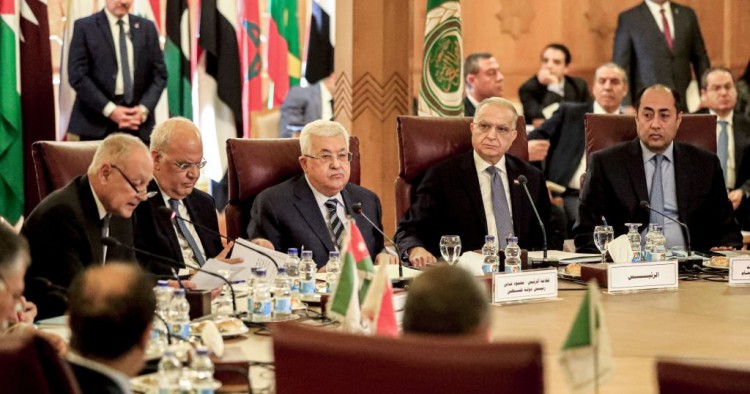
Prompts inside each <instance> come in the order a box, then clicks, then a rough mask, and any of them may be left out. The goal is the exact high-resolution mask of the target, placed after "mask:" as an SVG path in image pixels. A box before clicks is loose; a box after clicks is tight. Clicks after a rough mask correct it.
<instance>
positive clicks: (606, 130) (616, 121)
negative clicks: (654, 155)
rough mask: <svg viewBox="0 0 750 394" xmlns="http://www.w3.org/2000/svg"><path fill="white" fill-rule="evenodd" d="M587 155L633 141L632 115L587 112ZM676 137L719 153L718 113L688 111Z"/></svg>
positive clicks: (585, 122) (678, 139)
mask: <svg viewBox="0 0 750 394" xmlns="http://www.w3.org/2000/svg"><path fill="white" fill-rule="evenodd" d="M584 125H585V126H584V127H585V129H586V159H587V163H588V158H589V156H591V154H592V153H593V152H596V151H598V150H600V149H602V148H606V147H608V146H612V145H615V144H618V143H620V142H625V141H630V140H632V139H633V138H635V137H636V136H637V135H638V133H637V131H636V125H635V117H634V116H631V115H602V114H586V117H585V120H584ZM675 141H679V142H684V143H688V144H692V145H695V146H698V147H700V148H703V149H706V150H708V151H711V152H714V153H716V116H715V115H707V114H685V115H682V122H680V127H679V128H678V129H677V135H676V136H675Z"/></svg>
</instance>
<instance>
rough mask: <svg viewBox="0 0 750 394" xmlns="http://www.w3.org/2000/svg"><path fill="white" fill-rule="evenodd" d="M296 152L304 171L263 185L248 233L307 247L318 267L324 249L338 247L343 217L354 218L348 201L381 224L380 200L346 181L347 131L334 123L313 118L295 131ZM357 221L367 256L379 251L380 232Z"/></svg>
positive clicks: (276, 242) (282, 245) (349, 156)
mask: <svg viewBox="0 0 750 394" xmlns="http://www.w3.org/2000/svg"><path fill="white" fill-rule="evenodd" d="M300 148H301V151H302V155H301V156H300V157H299V162H300V165H301V166H302V170H303V171H304V173H303V174H301V175H298V176H296V177H294V178H292V179H289V180H287V181H285V182H283V183H280V184H278V185H276V186H273V187H270V188H268V189H266V190H264V191H263V192H262V193H260V194H259V195H258V197H257V198H256V199H255V202H254V203H253V207H252V209H251V211H250V216H251V219H250V225H249V226H248V228H247V233H248V234H249V235H250V238H262V239H267V240H268V241H270V242H271V243H272V244H273V246H274V247H275V248H276V249H277V250H281V251H284V252H286V251H287V249H288V248H298V249H300V248H304V249H305V250H312V252H313V259H314V260H315V263H316V264H317V266H318V267H319V268H320V267H322V266H323V265H325V263H326V262H327V261H328V253H329V252H331V251H335V250H339V249H340V247H341V242H342V237H343V230H344V228H343V223H344V220H345V218H346V217H347V216H352V217H355V218H359V215H357V214H355V213H354V211H353V208H352V207H353V205H354V204H357V203H361V204H362V212H363V213H364V214H365V215H367V217H368V218H370V219H371V220H374V221H375V223H376V224H377V225H378V227H382V225H381V223H380V218H381V214H382V209H381V206H380V199H379V198H378V196H376V195H375V194H374V193H373V192H371V191H369V190H367V189H365V188H363V187H360V186H358V185H355V184H353V183H349V173H350V170H351V166H350V162H351V160H352V154H351V152H349V133H348V132H347V131H346V129H344V127H343V126H342V125H341V124H340V123H337V122H331V121H327V120H317V121H314V122H312V123H308V124H307V125H306V126H305V127H304V128H303V129H302V133H301V134H300ZM357 226H358V227H359V229H360V231H361V232H362V236H363V238H364V240H365V243H366V244H367V249H368V250H369V252H370V255H375V254H376V253H379V252H380V251H382V250H383V236H382V235H380V233H378V231H377V230H376V229H375V228H373V226H372V225H371V224H370V223H368V222H367V221H366V220H357Z"/></svg>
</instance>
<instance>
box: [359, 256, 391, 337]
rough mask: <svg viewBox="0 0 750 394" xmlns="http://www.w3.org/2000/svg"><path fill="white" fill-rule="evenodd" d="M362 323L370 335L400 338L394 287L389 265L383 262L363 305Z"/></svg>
mask: <svg viewBox="0 0 750 394" xmlns="http://www.w3.org/2000/svg"><path fill="white" fill-rule="evenodd" d="M362 323H363V325H364V326H365V331H367V332H368V333H369V334H375V335H384V336H389V337H397V336H398V323H397V322H396V310H395V309H394V308H393V287H392V286H391V279H390V278H389V277H388V263H387V262H386V261H381V262H380V264H379V265H378V270H377V272H376V273H375V277H374V278H373V280H372V284H371V285H370V289H369V290H368V291H367V295H366V296H365V300H364V302H363V303H362Z"/></svg>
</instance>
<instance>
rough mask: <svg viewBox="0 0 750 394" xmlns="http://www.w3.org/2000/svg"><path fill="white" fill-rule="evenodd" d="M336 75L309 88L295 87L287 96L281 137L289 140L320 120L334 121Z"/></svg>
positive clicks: (283, 107)
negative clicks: (307, 125)
mask: <svg viewBox="0 0 750 394" xmlns="http://www.w3.org/2000/svg"><path fill="white" fill-rule="evenodd" d="M335 87H336V75H335V74H331V75H329V76H328V78H325V79H323V80H321V81H320V82H318V83H316V84H314V85H310V86H307V87H304V88H303V87H300V86H295V87H293V88H292V89H291V90H290V91H289V94H287V96H286V99H285V100H284V104H282V105H281V120H280V121H279V137H281V138H289V137H294V136H297V135H299V132H300V131H301V130H302V128H303V127H304V126H305V125H306V124H308V123H310V122H312V121H314V120H318V119H324V120H333V91H334V89H335Z"/></svg>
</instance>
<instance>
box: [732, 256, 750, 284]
mask: <svg viewBox="0 0 750 394" xmlns="http://www.w3.org/2000/svg"><path fill="white" fill-rule="evenodd" d="M729 285H730V286H740V285H742V286H750V258H747V257H735V258H733V259H730V260H729Z"/></svg>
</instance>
